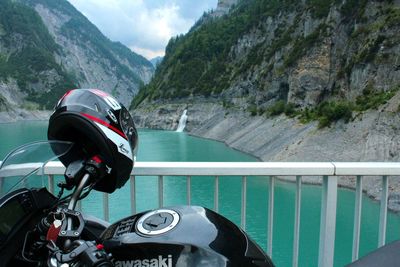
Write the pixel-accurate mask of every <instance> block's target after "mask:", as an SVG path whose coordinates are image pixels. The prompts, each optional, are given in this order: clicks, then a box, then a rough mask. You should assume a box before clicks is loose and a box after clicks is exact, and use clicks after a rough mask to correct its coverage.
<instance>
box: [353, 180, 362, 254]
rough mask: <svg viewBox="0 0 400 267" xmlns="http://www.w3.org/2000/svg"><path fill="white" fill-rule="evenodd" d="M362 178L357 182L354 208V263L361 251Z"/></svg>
mask: <svg viewBox="0 0 400 267" xmlns="http://www.w3.org/2000/svg"><path fill="white" fill-rule="evenodd" d="M362 188H363V186H362V177H361V176H357V181H356V201H355V207H354V230H353V253H352V261H355V260H357V259H358V252H359V250H360V225H361V209H362Z"/></svg>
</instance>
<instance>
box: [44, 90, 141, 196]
mask: <svg viewBox="0 0 400 267" xmlns="http://www.w3.org/2000/svg"><path fill="white" fill-rule="evenodd" d="M47 136H48V139H49V140H63V141H71V142H74V143H75V144H74V147H73V148H72V151H71V153H69V154H68V155H67V156H64V157H62V158H60V160H61V161H62V163H63V164H64V165H65V166H68V165H69V164H70V163H71V162H73V161H76V160H87V159H90V158H92V157H94V156H99V157H100V158H101V160H102V161H103V162H104V163H105V164H106V167H107V169H108V172H107V174H106V176H104V177H103V178H102V179H101V180H99V181H97V182H96V184H95V186H94V189H95V190H98V191H102V192H107V193H112V192H114V190H115V189H117V188H120V187H121V186H123V185H124V184H125V183H126V181H127V180H128V179H129V176H130V173H131V171H132V167H133V164H134V160H135V152H136V147H137V141H138V135H137V131H136V128H135V124H134V123H133V120H132V117H131V115H130V114H129V111H128V110H127V109H126V108H125V107H124V106H123V105H122V104H120V103H119V102H118V101H117V100H116V99H115V98H113V97H112V96H110V95H109V94H107V93H105V92H103V91H100V90H97V89H75V90H71V91H68V92H67V93H66V94H65V95H64V96H63V97H62V98H61V99H60V100H59V101H58V103H57V105H56V106H55V109H54V112H53V114H52V115H51V117H50V120H49V128H48V132H47Z"/></svg>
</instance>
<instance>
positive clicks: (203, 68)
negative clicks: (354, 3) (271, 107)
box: [132, 0, 298, 107]
mask: <svg viewBox="0 0 400 267" xmlns="http://www.w3.org/2000/svg"><path fill="white" fill-rule="evenodd" d="M297 6H298V1H295V0H284V1H282V0H252V1H240V2H239V4H238V5H237V7H236V8H235V9H234V10H233V11H232V12H231V14H230V15H229V16H223V17H221V18H214V17H212V16H211V15H210V14H205V15H204V16H203V18H202V19H201V21H200V22H199V23H197V24H196V25H195V26H194V27H193V28H192V29H191V31H190V32H189V33H188V34H187V35H185V36H182V35H181V36H177V37H175V38H172V39H171V40H170V42H169V43H168V45H167V47H166V55H165V58H164V60H163V62H162V63H161V64H160V66H158V68H157V71H156V73H155V76H154V78H153V80H152V81H151V82H150V84H149V85H147V86H145V87H144V88H143V89H142V91H143V92H141V93H139V94H138V96H137V97H136V99H135V100H134V101H133V104H132V106H133V107H134V106H136V105H138V104H140V103H141V101H143V100H144V99H145V98H149V99H150V100H152V99H159V98H163V99H172V98H181V97H185V96H189V95H204V96H209V95H215V94H219V93H220V92H222V91H223V90H225V89H227V88H228V87H229V86H230V82H231V77H232V73H241V72H242V71H245V70H247V69H248V66H250V65H254V64H258V63H260V62H261V61H262V60H263V59H265V58H266V57H268V56H272V55H273V54H274V53H275V51H277V50H278V49H281V48H282V45H284V44H287V43H288V42H289V41H290V33H291V32H292V31H293V29H291V31H284V32H286V34H283V35H282V36H281V37H280V38H279V40H280V41H276V42H274V44H273V45H272V46H271V47H265V46H264V44H262V45H261V44H260V46H259V47H255V48H253V49H252V52H250V56H249V58H248V59H247V61H246V62H242V66H234V65H232V63H231V61H230V57H229V53H230V49H231V47H232V46H233V45H234V44H236V42H237V40H238V39H239V38H240V37H242V36H243V34H244V33H246V32H248V31H249V30H250V29H253V28H256V27H258V25H259V23H260V21H264V20H266V19H267V18H268V17H274V16H276V15H278V14H279V13H280V12H289V11H291V10H294V9H295V8H296V7H297ZM261 46H262V47H261ZM266 54H267V55H266Z"/></svg>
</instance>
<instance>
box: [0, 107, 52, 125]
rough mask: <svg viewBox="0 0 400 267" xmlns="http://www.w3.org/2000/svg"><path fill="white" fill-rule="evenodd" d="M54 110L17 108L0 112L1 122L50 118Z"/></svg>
mask: <svg viewBox="0 0 400 267" xmlns="http://www.w3.org/2000/svg"><path fill="white" fill-rule="evenodd" d="M51 113H52V111H50V110H26V109H19V108H15V109H12V110H9V111H1V112H0V123H9V122H16V121H23V120H30V121H35V120H48V119H49V117H50V115H51Z"/></svg>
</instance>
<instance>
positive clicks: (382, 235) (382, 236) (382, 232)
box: [378, 176, 389, 247]
mask: <svg viewBox="0 0 400 267" xmlns="http://www.w3.org/2000/svg"><path fill="white" fill-rule="evenodd" d="M388 187H389V182H388V177H387V176H382V195H381V210H380V214H379V237H378V247H381V246H383V245H385V242H386V221H387V202H388Z"/></svg>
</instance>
